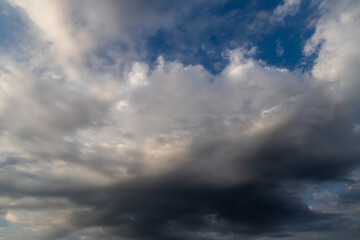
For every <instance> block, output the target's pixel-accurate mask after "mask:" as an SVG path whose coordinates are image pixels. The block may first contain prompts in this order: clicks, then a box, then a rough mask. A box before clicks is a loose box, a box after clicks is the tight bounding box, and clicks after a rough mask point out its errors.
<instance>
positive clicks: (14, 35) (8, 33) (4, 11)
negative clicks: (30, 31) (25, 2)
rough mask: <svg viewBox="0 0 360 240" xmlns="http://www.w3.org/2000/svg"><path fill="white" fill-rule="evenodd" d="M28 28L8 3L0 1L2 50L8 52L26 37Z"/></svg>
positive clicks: (0, 41)
mask: <svg viewBox="0 0 360 240" xmlns="http://www.w3.org/2000/svg"><path fill="white" fill-rule="evenodd" d="M26 29H27V26H26V23H25V22H24V21H23V19H22V17H21V15H20V13H19V12H18V11H17V10H16V9H15V8H14V7H12V6H10V5H9V3H8V2H6V1H3V0H0V50H1V51H2V52H7V51H8V50H10V49H11V48H13V47H16V46H17V44H18V43H20V42H22V40H23V38H24V37H25V32H26Z"/></svg>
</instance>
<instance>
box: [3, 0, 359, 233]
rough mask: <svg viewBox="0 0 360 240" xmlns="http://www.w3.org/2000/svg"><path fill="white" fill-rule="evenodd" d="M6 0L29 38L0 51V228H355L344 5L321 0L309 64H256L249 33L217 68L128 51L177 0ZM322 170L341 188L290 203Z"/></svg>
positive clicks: (351, 19) (352, 41)
mask: <svg viewBox="0 0 360 240" xmlns="http://www.w3.org/2000/svg"><path fill="white" fill-rule="evenodd" d="M9 2H10V3H11V4H12V6H13V7H14V8H15V9H16V11H18V12H20V13H21V14H22V16H23V19H26V21H28V22H27V24H28V28H29V29H30V33H29V35H28V37H29V39H28V40H27V41H28V42H29V46H31V47H29V48H22V49H21V50H18V52H8V53H7V54H4V55H3V56H1V57H0V63H1V68H0V143H1V146H0V166H1V170H0V173H1V174H0V215H1V216H2V217H1V218H0V220H1V219H4V220H1V221H0V232H2V234H3V236H5V237H6V239H61V240H71V239H94V240H95V239H139V240H142V239H149V240H150V239H169V240H170V239H171V240H175V239H189V240H190V239H234V238H242V237H247V238H250V239H276V238H283V239H287V238H289V239H304V238H308V237H310V236H309V235H311V234H313V233H315V235H316V236H317V237H319V238H324V239H327V237H329V235H331V234H329V233H331V232H335V235H332V236H333V237H334V236H340V235H342V234H344V232H345V231H348V234H349V236H352V235H354V236H356V233H357V230H356V227H357V226H358V222H356V220H354V219H355V216H354V215H355V214H351V212H352V211H353V209H356V206H358V203H359V202H358V199H359V188H358V179H357V178H356V174H355V177H354V176H352V177H351V175H350V174H351V173H353V171H354V170H355V169H356V168H357V167H358V164H359V154H360V153H359V148H358V145H357V144H358V142H359V134H358V132H357V131H355V130H354V129H356V126H358V124H359V122H360V120H359V115H358V112H357V109H358V102H359V101H358V100H359V99H358V98H359V97H358V95H357V94H356V93H357V90H358V89H359V82H360V81H359V77H358V76H360V74H359V70H358V67H357V66H358V65H359V64H358V63H359V57H358V54H356V53H357V52H358V51H359V50H358V46H357V45H358V44H357V43H358V41H359V38H360V36H359V30H358V28H357V26H356V25H357V24H356V23H357V22H358V21H357V20H358V18H359V16H360V13H359V9H360V8H359V5H358V4H357V3H356V1H344V3H340V2H336V1H324V2H322V3H321V4H320V9H321V13H322V15H321V17H320V18H319V19H318V21H317V23H316V24H315V33H314V34H313V35H312V37H311V38H310V39H309V40H308V42H307V44H306V46H305V48H304V53H305V54H307V55H308V56H310V55H311V54H316V60H315V63H314V66H313V67H312V69H311V71H309V72H304V71H300V70H296V69H295V70H289V69H287V68H281V67H276V66H271V65H269V64H266V63H265V62H264V61H262V60H260V59H257V58H256V53H257V51H258V50H257V49H256V47H253V48H249V47H248V45H247V46H244V47H241V48H235V49H228V50H226V51H224V54H223V58H224V59H225V60H226V62H227V63H226V65H225V67H224V68H223V69H222V70H221V71H220V72H219V73H217V74H213V73H212V72H211V71H210V70H208V69H206V68H205V67H204V66H202V65H200V64H195V65H186V64H184V63H182V62H180V61H169V60H166V59H164V58H163V57H161V56H159V57H158V59H157V61H156V63H155V64H151V63H149V62H146V61H144V60H142V54H143V53H142V51H143V50H144V49H142V47H143V46H144V45H143V44H141V42H142V41H144V40H143V39H145V38H147V37H149V36H151V34H153V33H155V32H156V31H157V30H158V29H162V28H168V29H171V28H172V27H174V26H177V25H178V24H179V22H181V17H183V16H185V15H184V14H186V13H189V12H191V11H193V10H194V9H196V7H195V5H193V4H191V3H182V4H180V2H174V3H169V2H168V1H154V2H152V3H150V2H148V1H122V2H117V1H107V2H98V1H89V2H86V4H85V2H84V1H80V0H79V1H49V2H38V1H16V0H14V1H13V0H12V1H9ZM345 2H346V3H345ZM209 4H210V3H209ZM215 4H217V3H215ZM300 4H301V2H300V1H285V2H284V3H283V4H281V5H279V6H277V7H276V8H275V9H274V12H273V14H274V15H276V16H277V17H278V18H279V19H284V18H285V17H286V16H288V15H294V14H295V13H296V12H297V11H299V6H300ZM114 42H116V43H118V45H116V44H114ZM125 45H126V46H127V48H126V47H125V48H122V47H114V46H125ZM137 47H139V48H137ZM129 49H130V50H129ZM20 53H21V54H23V56H24V58H23V59H22V60H21V61H19V59H18V58H16V57H14V56H18V54H20ZM105 55H106V56H111V59H112V60H111V61H113V63H112V64H107V63H106V61H105V60H104V59H105V58H104V56H105ZM279 55H281V54H279ZM353 174H354V173H353ZM327 181H335V182H336V181H338V182H341V181H345V182H346V183H347V184H348V185H347V186H348V189H347V190H346V191H345V192H341V193H339V194H333V193H329V192H326V191H323V192H321V193H319V192H316V193H313V194H312V195H311V196H312V197H313V199H314V200H316V201H322V199H324V198H327V197H330V198H331V203H328V205H326V204H325V205H323V206H324V207H318V208H316V207H315V206H311V204H310V203H308V202H306V201H304V198H303V194H304V192H306V190H307V189H309V187H311V186H314V185H316V184H319V183H323V182H327ZM329 204H333V205H332V207H333V209H332V211H328V209H329ZM356 213H358V212H356ZM2 221H4V222H6V224H7V225H8V226H6V227H2V225H1V224H2ZM319 231H320V232H321V233H318V232H319ZM309 239H310V238H309Z"/></svg>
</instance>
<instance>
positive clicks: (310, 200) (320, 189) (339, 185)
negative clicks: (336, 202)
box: [302, 182, 346, 206]
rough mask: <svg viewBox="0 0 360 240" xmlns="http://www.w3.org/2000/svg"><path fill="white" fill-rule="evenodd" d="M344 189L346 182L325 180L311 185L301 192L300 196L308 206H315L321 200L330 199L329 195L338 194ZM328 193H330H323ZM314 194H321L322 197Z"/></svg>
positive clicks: (321, 201)
mask: <svg viewBox="0 0 360 240" xmlns="http://www.w3.org/2000/svg"><path fill="white" fill-rule="evenodd" d="M345 191H346V184H345V183H343V182H325V183H321V184H317V185H313V186H311V187H310V188H309V189H307V191H306V192H305V193H304V194H303V196H302V198H303V200H304V201H305V203H306V204H307V205H308V206H316V205H319V204H321V203H323V202H328V201H332V200H333V199H330V198H329V196H330V194H331V195H340V194H341V193H344V192H345ZM323 193H330V194H323ZM315 194H318V195H320V194H323V197H322V198H321V199H320V198H316V197H315Z"/></svg>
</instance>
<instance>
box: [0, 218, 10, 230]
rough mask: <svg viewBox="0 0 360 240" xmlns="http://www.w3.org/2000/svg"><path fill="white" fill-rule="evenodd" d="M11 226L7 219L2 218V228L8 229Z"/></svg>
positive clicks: (0, 219) (0, 221)
mask: <svg viewBox="0 0 360 240" xmlns="http://www.w3.org/2000/svg"><path fill="white" fill-rule="evenodd" d="M9 226H10V222H9V221H8V220H6V219H5V217H3V216H0V228H8V227H9Z"/></svg>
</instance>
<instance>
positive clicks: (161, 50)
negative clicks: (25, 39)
mask: <svg viewBox="0 0 360 240" xmlns="http://www.w3.org/2000/svg"><path fill="white" fill-rule="evenodd" d="M270 2H271V3H270ZM281 3H282V1H226V2H220V3H217V4H214V5H201V6H199V8H198V9H195V10H194V11H193V12H192V13H191V14H189V15H188V16H186V17H184V18H183V19H182V21H181V23H180V24H179V25H177V26H176V27H175V28H170V29H160V30H159V31H157V32H156V33H155V34H153V35H152V36H151V37H150V38H149V39H148V41H147V44H146V49H147V57H146V58H147V61H148V62H150V63H154V62H155V61H156V59H157V57H158V56H159V55H161V56H163V57H164V58H165V59H166V60H170V61H174V60H179V61H181V62H182V63H184V64H185V65H188V64H191V65H197V64H201V65H203V66H204V67H205V68H207V69H208V70H209V71H210V72H212V73H218V72H220V71H221V70H222V69H223V68H224V66H226V64H227V60H226V58H224V56H223V54H224V52H225V51H226V50H228V49H234V48H237V47H243V46H246V45H249V44H251V45H253V46H256V47H257V49H258V52H257V55H256V56H255V57H256V58H257V59H261V60H263V61H265V62H266V63H267V64H269V65H274V66H277V67H281V68H288V69H290V70H293V69H296V68H307V69H309V68H310V67H311V65H312V63H313V60H314V59H315V58H313V57H305V56H304V54H303V48H304V45H305V43H306V41H307V40H308V39H309V38H310V37H311V35H312V34H313V32H314V28H313V27H310V24H309V21H311V20H313V18H314V17H316V16H315V14H314V13H315V12H316V11H315V9H316V7H314V6H310V2H309V1H304V2H303V3H302V5H301V7H300V9H299V11H298V13H297V14H295V15H294V16H287V17H285V19H284V20H283V21H280V22H272V21H270V20H269V18H270V16H271V14H272V12H273V10H274V9H275V8H276V7H277V6H278V5H279V4H281ZM260 12H262V13H264V15H265V16H267V17H265V19H264V18H260V19H259V13H260ZM266 18H268V19H266ZM250 26H253V27H254V26H255V29H250ZM279 47H280V49H279ZM279 51H280V53H281V54H279Z"/></svg>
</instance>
